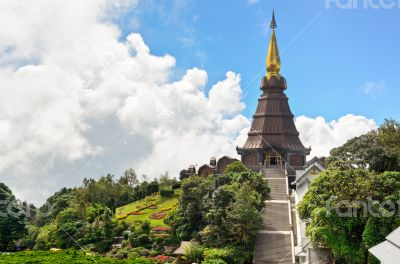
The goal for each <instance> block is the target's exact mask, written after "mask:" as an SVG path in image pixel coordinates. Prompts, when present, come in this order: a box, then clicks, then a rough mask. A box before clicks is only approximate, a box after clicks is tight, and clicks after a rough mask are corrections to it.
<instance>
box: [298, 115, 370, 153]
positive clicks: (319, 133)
mask: <svg viewBox="0 0 400 264" xmlns="http://www.w3.org/2000/svg"><path fill="white" fill-rule="evenodd" d="M295 123H296V127H297V129H298V130H299V132H300V139H301V141H302V142H303V144H304V145H305V146H306V147H309V146H311V147H312V151H311V155H310V156H311V157H313V156H327V155H329V151H330V150H331V149H332V148H334V147H338V146H340V145H342V144H344V143H346V141H347V140H349V139H351V138H353V137H356V136H360V135H362V134H365V133H367V132H369V131H371V130H373V129H376V128H377V126H376V123H375V121H374V120H373V119H368V118H366V117H364V116H355V115H352V114H348V115H345V116H343V117H341V118H339V119H338V120H333V121H330V122H328V121H326V120H325V119H324V118H323V117H321V116H318V117H316V118H309V117H306V116H299V117H297V118H296V120H295Z"/></svg>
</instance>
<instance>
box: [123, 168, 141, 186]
mask: <svg viewBox="0 0 400 264" xmlns="http://www.w3.org/2000/svg"><path fill="white" fill-rule="evenodd" d="M120 182H121V183H123V184H127V185H129V186H131V187H133V186H136V185H138V184H139V180H138V178H137V175H136V172H135V170H134V169H132V168H129V169H127V170H126V171H125V172H124V175H123V176H122V177H121V178H120Z"/></svg>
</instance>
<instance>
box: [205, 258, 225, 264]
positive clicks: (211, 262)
mask: <svg viewBox="0 0 400 264" xmlns="http://www.w3.org/2000/svg"><path fill="white" fill-rule="evenodd" d="M202 264H227V263H226V262H225V261H223V260H222V259H208V260H204V261H203V262H202Z"/></svg>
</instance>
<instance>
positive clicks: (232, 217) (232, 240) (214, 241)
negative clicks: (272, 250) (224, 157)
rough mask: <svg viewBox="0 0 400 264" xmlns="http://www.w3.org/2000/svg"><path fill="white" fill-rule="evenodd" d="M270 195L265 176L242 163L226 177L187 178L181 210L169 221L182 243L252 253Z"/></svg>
mask: <svg viewBox="0 0 400 264" xmlns="http://www.w3.org/2000/svg"><path fill="white" fill-rule="evenodd" d="M268 193H269V189H268V185H267V183H266V181H265V180H264V179H263V178H262V175H261V174H259V173H254V172H252V171H250V170H249V169H247V168H246V167H244V166H243V164H242V163H241V162H236V163H233V164H231V165H230V166H228V167H227V170H226V171H225V174H224V175H214V176H208V177H199V176H192V177H190V178H186V179H184V180H183V182H182V195H181V198H180V206H179V209H178V211H177V212H176V214H175V215H174V216H173V217H171V219H170V221H171V222H172V223H173V226H174V232H175V235H176V236H177V237H178V238H179V239H182V240H190V239H197V240H198V241H201V242H202V243H203V245H204V246H208V247H226V246H231V247H240V248H241V249H236V250H235V251H237V252H243V251H246V250H245V249H247V250H249V249H250V250H251V248H252V246H253V243H254V237H255V235H256V233H257V231H258V230H259V228H260V225H261V222H262V221H261V212H260V211H261V209H262V208H263V207H264V202H263V201H264V200H265V199H266V198H267V196H268ZM247 257H248V256H247ZM243 262H244V260H243V259H241V260H238V261H237V262H236V261H235V262H229V263H243Z"/></svg>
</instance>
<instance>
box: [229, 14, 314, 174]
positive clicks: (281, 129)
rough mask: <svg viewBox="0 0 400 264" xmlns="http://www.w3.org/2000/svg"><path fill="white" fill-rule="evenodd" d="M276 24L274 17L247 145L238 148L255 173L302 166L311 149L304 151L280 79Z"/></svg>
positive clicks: (284, 85)
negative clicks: (267, 167)
mask: <svg viewBox="0 0 400 264" xmlns="http://www.w3.org/2000/svg"><path fill="white" fill-rule="evenodd" d="M275 28H276V21H275V15H274V14H273V16H272V22H271V29H272V32H271V38H270V42H269V48H268V55H267V63H266V70H267V74H266V75H265V76H264V77H263V78H262V80H261V85H260V89H261V91H262V94H261V95H260V97H259V99H258V105H257V109H256V112H255V114H254V115H253V122H252V125H251V129H250V131H249V133H248V138H247V140H246V143H245V144H244V145H243V147H241V148H237V151H238V153H239V154H240V155H241V157H242V162H243V163H244V164H245V165H246V166H248V167H250V168H254V169H255V170H258V169H259V166H260V165H262V166H282V165H283V164H284V163H285V162H287V163H289V165H291V166H303V165H304V164H305V160H306V159H305V157H306V155H308V154H309V153H310V148H305V147H304V145H303V144H302V142H301V141H300V138H299V132H298V131H297V129H296V126H295V123H294V120H293V118H294V116H293V114H292V112H291V110H290V107H289V103H288V97H287V96H286V94H285V93H284V91H285V90H286V88H287V84H286V79H285V78H284V77H283V76H281V75H280V68H281V62H280V57H279V50H278V44H277V40H276V36H275Z"/></svg>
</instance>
